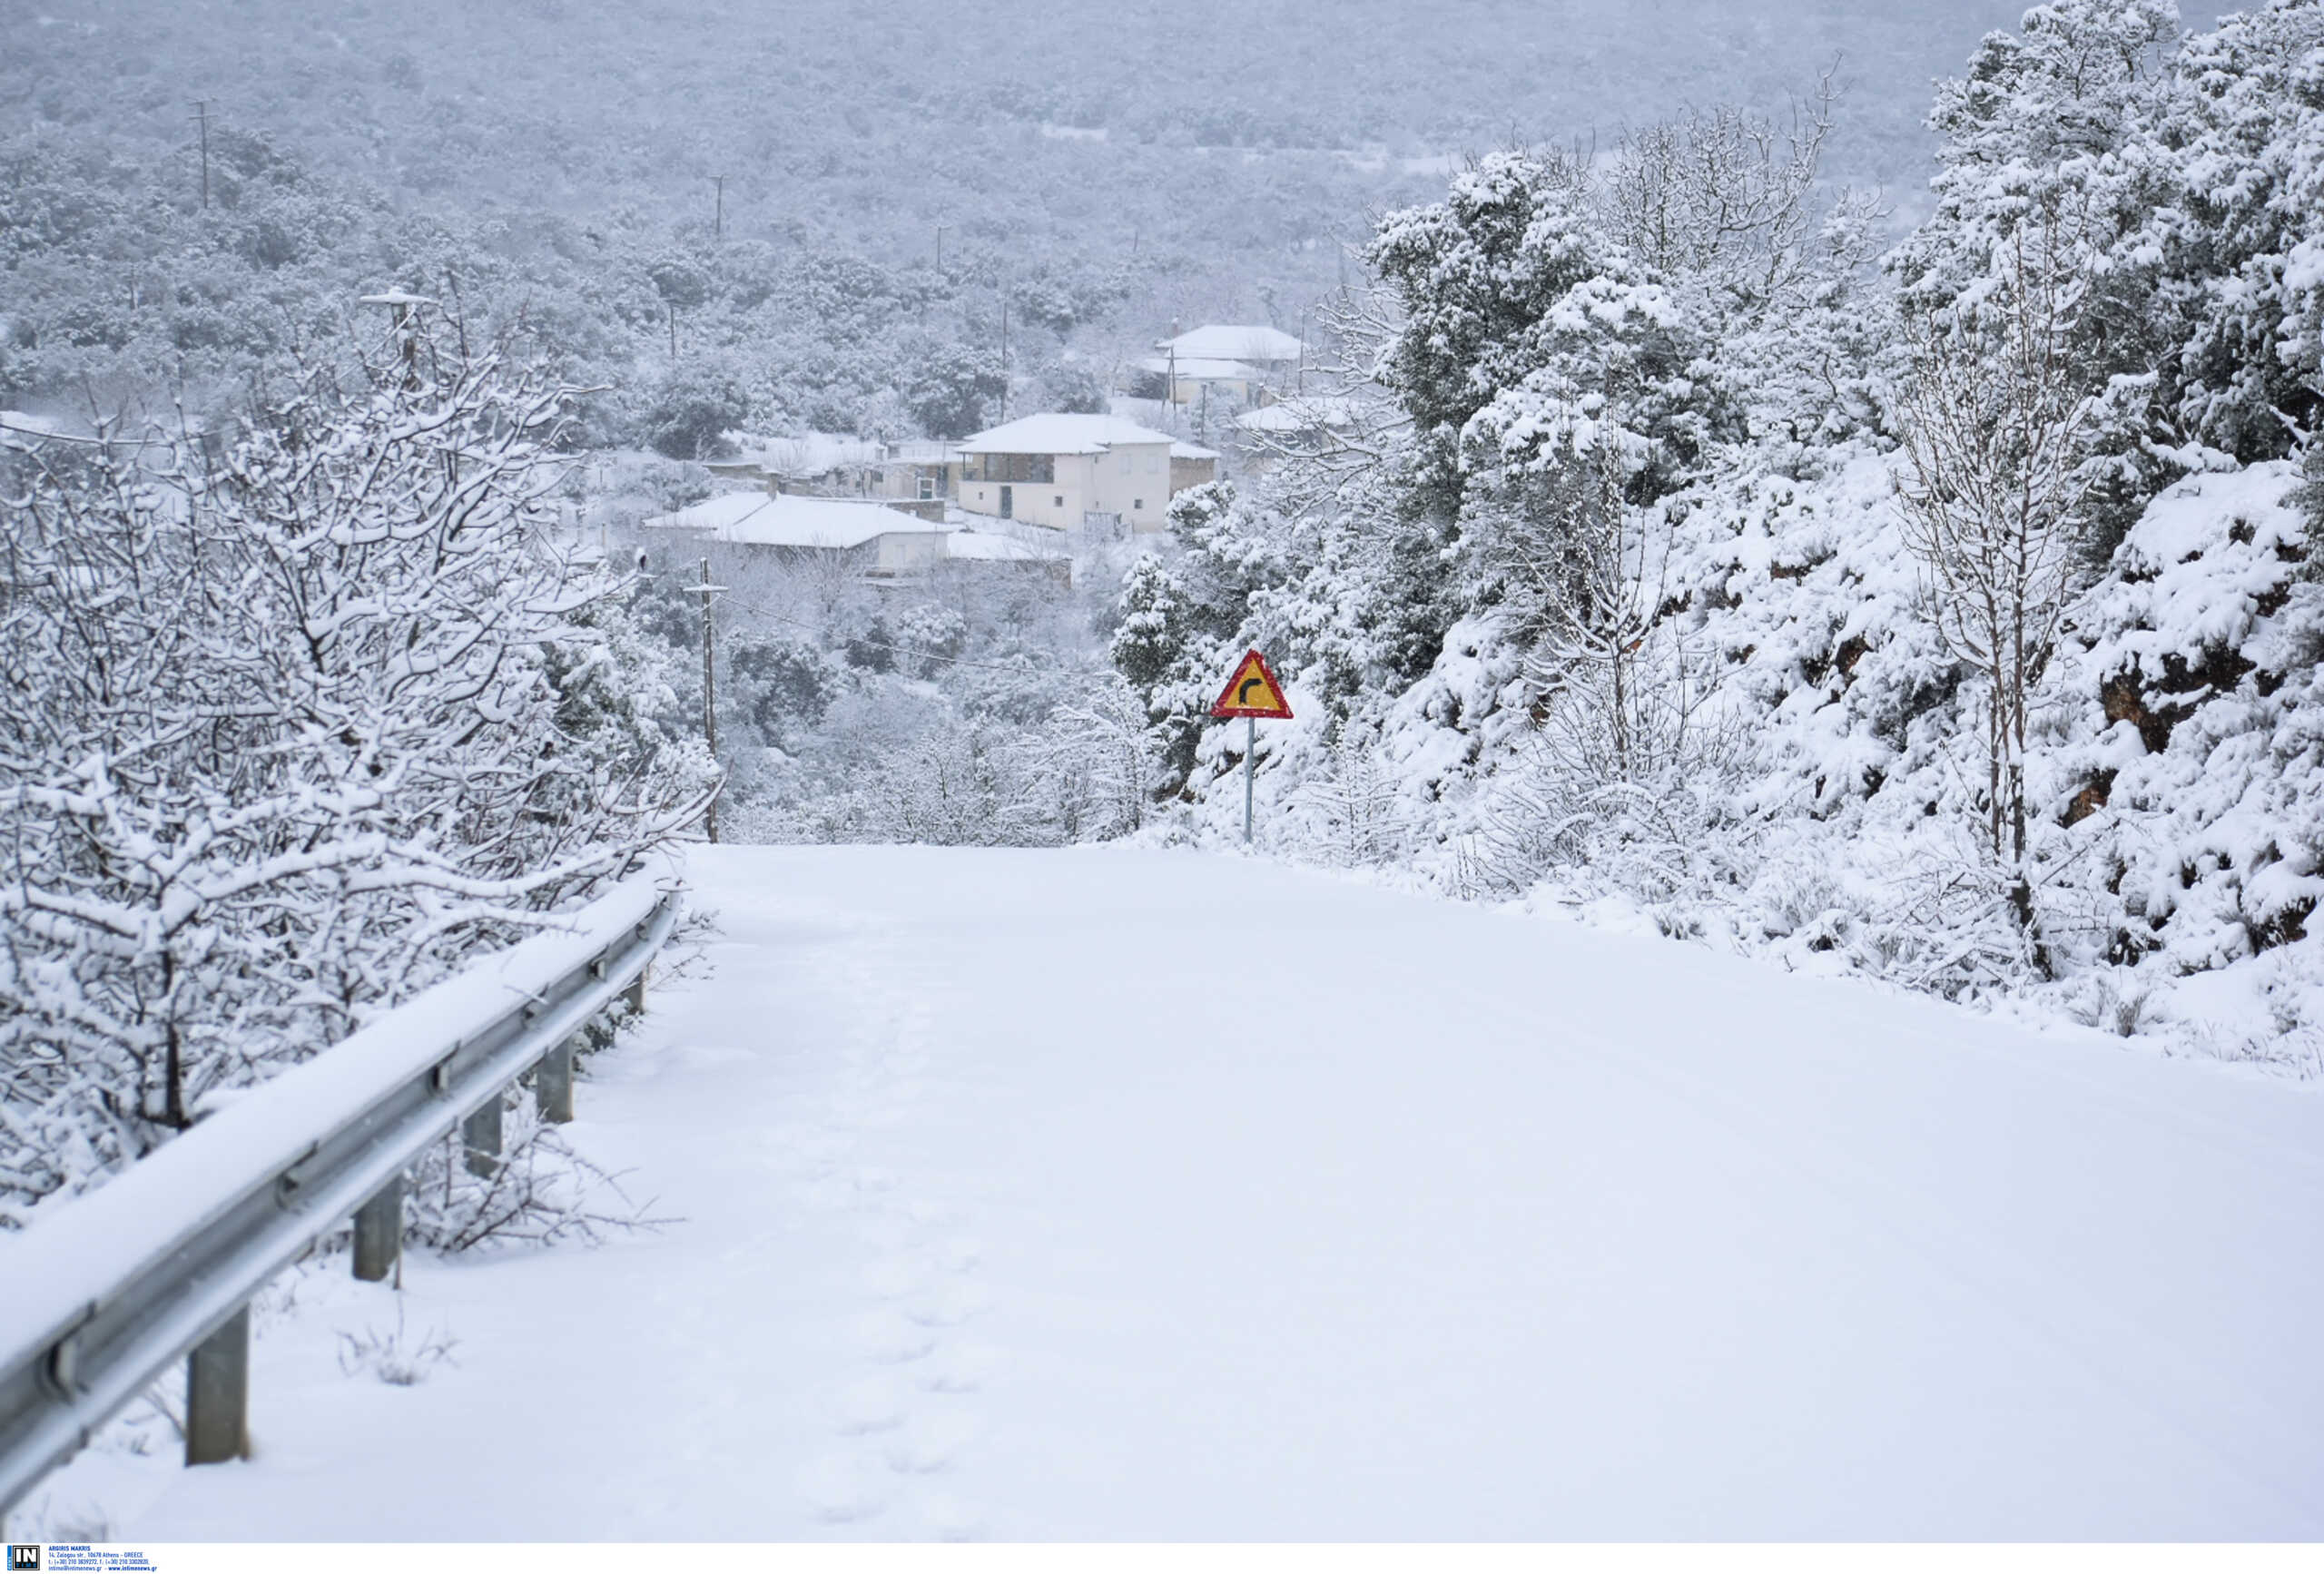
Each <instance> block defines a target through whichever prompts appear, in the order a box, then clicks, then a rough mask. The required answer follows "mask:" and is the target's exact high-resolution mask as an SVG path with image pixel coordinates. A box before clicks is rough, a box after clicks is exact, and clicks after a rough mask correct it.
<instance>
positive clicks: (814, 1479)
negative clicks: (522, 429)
mask: <svg viewBox="0 0 2324 1574" xmlns="http://www.w3.org/2000/svg"><path fill="white" fill-rule="evenodd" d="M694 880H695V881H696V882H697V884H698V887H699V898H698V900H699V903H700V905H702V906H704V907H707V908H709V909H712V910H715V911H716V912H717V913H718V914H719V915H720V919H721V922H722V927H723V935H722V937H721V938H720V939H718V940H717V941H716V942H715V943H714V945H713V946H712V948H711V950H710V953H709V960H710V963H711V965H712V968H713V970H714V976H713V977H711V978H709V979H706V980H703V981H697V982H692V983H685V984H681V985H675V986H673V987H670V988H668V989H664V990H662V991H660V992H659V993H657V994H656V996H655V1010H654V1013H653V1016H652V1018H651V1020H650V1022H649V1024H648V1026H647V1027H646V1028H645V1029H644V1030H643V1031H642V1032H641V1033H640V1034H639V1035H638V1037H637V1038H636V1039H635V1042H634V1043H633V1044H632V1045H631V1046H630V1047H627V1048H624V1049H622V1050H621V1051H619V1052H617V1053H615V1054H614V1055H611V1056H608V1057H606V1058H602V1059H601V1060H600V1061H599V1062H598V1063H597V1068H596V1079H595V1080H594V1081H592V1082H590V1083H587V1084H586V1085H585V1086H584V1087H583V1089H582V1116H583V1119H582V1122H581V1124H579V1125H577V1126H575V1127H574V1128H573V1130H574V1132H575V1134H576V1141H577V1142H578V1143H579V1144H580V1145H581V1146H583V1147H584V1148H585V1149H586V1151H588V1152H590V1153H592V1154H594V1155H596V1156H599V1157H600V1158H601V1159H603V1160H604V1161H605V1162H607V1163H608V1164H610V1165H612V1166H615V1167H618V1168H625V1169H627V1170H629V1171H630V1177H629V1184H630V1185H633V1186H634V1187H635V1189H636V1190H638V1191H639V1192H640V1193H642V1194H650V1195H654V1196H655V1197H657V1198H658V1199H659V1202H658V1211H661V1212H665V1213H669V1214H674V1215H682V1216H683V1222H682V1223H679V1224H676V1225H672V1226H671V1227H669V1228H668V1229H666V1230H665V1231H664V1232H662V1233H660V1234H658V1235H652V1236H645V1237H640V1238H635V1239H628V1240H623V1241H618V1242H616V1243H615V1244H611V1245H609V1246H606V1247H605V1248H603V1249H600V1250H596V1251H583V1250H556V1251H551V1252H547V1253H545V1254H538V1255H534V1256H527V1257H524V1258H520V1259H507V1258H504V1259H501V1260H498V1261H495V1262H491V1263H487V1264H481V1265H452V1266H448V1265H442V1264H425V1263H415V1264H413V1268H412V1273H411V1275H410V1279H409V1290H408V1292H407V1301H408V1308H407V1312H406V1317H407V1319H408V1321H409V1323H410V1324H411V1325H412V1326H413V1328H414V1329H415V1331H417V1329H418V1328H419V1326H421V1325H426V1326H430V1327H441V1328H442V1329H444V1330H445V1331H447V1332H448V1333H451V1334H453V1335H454V1336H456V1337H457V1338H458V1341H459V1343H458V1350H457V1353H456V1354H457V1359H458V1365H457V1366H444V1367H440V1368H438V1370H437V1371H436V1372H435V1373H434V1374H433V1375H432V1376H431V1377H430V1378H429V1379H428V1381H427V1382H424V1383H421V1384H419V1385H418V1386H416V1387H410V1388H392V1387H389V1386H387V1385H384V1384H381V1383H379V1382H372V1381H369V1380H368V1379H359V1378H349V1377H347V1376H344V1375H342V1374H341V1373H340V1371H339V1370H338V1367H337V1364H336V1363H335V1362H334V1361H333V1360H332V1358H331V1353H330V1350H331V1339H330V1334H331V1332H332V1331H333V1330H335V1329H342V1328H343V1329H350V1330H355V1329H360V1328H362V1327H364V1326H366V1325H369V1326H373V1327H379V1326H381V1325H382V1324H383V1322H387V1321H391V1320H392V1315H393V1313H392V1310H391V1309H390V1305H389V1303H390V1301H391V1294H390V1293H389V1291H387V1290H385V1289H383V1288H379V1287H376V1286H359V1285H355V1284H350V1283H346V1282H344V1281H342V1280H340V1279H339V1278H338V1277H336V1276H332V1277H330V1279H329V1281H328V1283H325V1282H324V1281H322V1280H321V1279H320V1278H318V1279H317V1280H316V1281H315V1283H314V1284H313V1286H312V1288H311V1289H310V1290H309V1291H307V1292H306V1293H305V1296H304V1299H305V1302H306V1303H305V1304H304V1305H302V1306H301V1307H300V1308H299V1309H297V1310H296V1311H295V1312H294V1313H291V1315H289V1316H287V1317H284V1318H281V1319H278V1320H277V1323H276V1324H275V1326H274V1327H273V1329H272V1330H271V1333H269V1334H268V1336H267V1337H265V1338H262V1339H261V1343H260V1345H259V1348H258V1352H257V1361H256V1368H257V1370H256V1378H255V1386H254V1398H253V1429H254V1432H255V1434H256V1440H257V1447H258V1457H257V1458H256V1460H254V1461H252V1462H251V1463H249V1464H246V1465H236V1466H227V1467H214V1468H212V1469H208V1470H203V1471H192V1472H187V1471H175V1470H172V1469H168V1468H166V1467H153V1466H148V1465H146V1464H145V1463H143V1461H129V1460H126V1459H123V1458H121V1457H118V1456H114V1457H111V1458H108V1457H106V1456H92V1457H91V1458H89V1459H87V1460H84V1462H83V1463H81V1464H78V1465H76V1466H74V1468H73V1470H72V1471H68V1472H66V1474H65V1475H64V1477H60V1478H59V1479H58V1481H57V1482H56V1483H55V1487H56V1491H57V1493H58V1494H61V1495H62V1498H69V1497H70V1496H71V1494H72V1493H73V1492H75V1491H78V1492H81V1493H83V1494H84V1496H87V1497H89V1498H90V1499H91V1500H93V1501H102V1502H103V1503H104V1504H105V1505H106V1511H107V1513H108V1514H110V1515H111V1516H112V1520H111V1522H112V1525H113V1530H115V1532H116V1533H117V1534H122V1535H131V1536H138V1537H144V1538H148V1539H151V1540H197V1539H210V1538H221V1539H234V1540H246V1539H271V1538H286V1539H297V1540H320V1539H334V1538H364V1539H369V1538H378V1539H384V1540H416V1539H456V1540H468V1539H478V1540H484V1539H498V1538H519V1539H528V1540H529V1539H543V1540H565V1539H607V1540H614V1539H649V1540H657V1539H694V1538H710V1539H735V1540H766V1539H783V1538H793V1537H822V1536H842V1537H861V1538H872V1539H895V1538H916V1537H925V1536H996V1537H1005V1538H1019V1537H1022V1538H1098V1539H1114V1538H1231V1539H1271V1538H1287V1537H1289V1538H1327V1539H1394V1538H1413V1537H1422V1538H1454V1539H1469V1538H1495V1539H1500V1538H1511V1539H1530V1538H1543V1537H1549V1538H1616V1539H1629V1538H1657V1539H1659V1538H1692V1537H1717V1538H1762V1537H1773V1538H1825V1537H1868V1538H1920V1537H1976V1538H2048V1537H2073V1538H2101V1539H2115V1538H2151V1537H2187V1536H2193V1537H2205V1538H2245V1537H2266V1538H2292V1539H2307V1538H2315V1537H2319V1536H2324V1336H2319V1311H2324V1223H2320V1222H2319V1221H2324V1207H2319V1204H2324V1100H2319V1098H2318V1097H2316V1096H2315V1095H2314V1094H2313V1093H2311V1092H2307V1091H2303V1090H2300V1089H2298V1088H2293V1087H2286V1086H2282V1085H2279V1084H2271V1083H2268V1082H2265V1081H2262V1080H2260V1079H2258V1078H2257V1077H2242V1076H2239V1075H2237V1074H2235V1073H2233V1072H2231V1071H2229V1070H2226V1069H2222V1068H2221V1067H2211V1066H2202V1065H2190V1064H2179V1063H2169V1062H2162V1061H2157V1060H2155V1059H2152V1058H2148V1057H2146V1056H2144V1055H2142V1054H2139V1053H2134V1052H2131V1051H2127V1050H2124V1049H2122V1048H2117V1047H2115V1046H2114V1045H2112V1043H2110V1042H2109V1041H2106V1040H2103V1039H2100V1038H2096V1037H2095V1036H2090V1037H2087V1038H2083V1037H2075V1036H2072V1035H2063V1034H2061V1035H2051V1036H2037V1035H2034V1034H2032V1033H2028V1032H2026V1031H2024V1030H2020V1029H2016V1028H2008V1027H2004V1026H1999V1025H1996V1024H1994V1023H1993V1022H1991V1021H1989V1020H1987V1019H1984V1018H1980V1017H1977V1016H1974V1015H1972V1014H1969V1013H1966V1012H1963V1011H1958V1010H1955V1009H1953V1008H1947V1007H1945V1006H1942V1005H1940V1004H1935V1003H1932V1002H1927V1001H1923V1000H1915V999H1900V998H1895V997H1890V996H1886V995H1883V994H1880V993H1876V992H1875V991H1873V990H1871V989H1867V988H1865V987H1862V986H1857V985H1853V984H1847V983H1840V982H1828V981H1818V980H1809V979H1798V978H1792V977H1787V976H1786V975H1784V974H1782V973H1781V972H1778V971H1774V970H1771V969H1767V968H1764V967H1762V966H1758V965H1754V964H1750V963H1746V962H1742V961H1738V960H1734V959H1726V958H1722V957H1718V956H1715V955H1712V954H1710V953H1709V952H1707V951H1704V950H1701V949H1694V948H1690V947H1686V946H1681V945H1677V944H1672V943H1668V942H1663V941H1657V940H1650V939H1632V938H1627V937H1621V936H1613V935H1608V934H1603V933H1597V932H1592V931H1589V930H1581V929H1577V928H1573V927H1569V926H1566V925H1563V924H1559V923H1555V922H1551V921H1544V920H1531V919H1525V918H1521V917H1515V916H1511V915H1503V914H1495V913H1491V912H1486V911H1482V910H1474V909H1466V908H1462V907H1458V906H1454V905H1451V904H1447V903H1443V902H1437V901H1431V900H1422V899H1419V898H1413V897H1407V896H1401V895H1395V894H1390V893H1387V892H1384V891H1380V890H1374V889H1370V888H1367V887H1364V886H1361V885H1355V884H1351V883H1346V882H1343V881H1338V880H1332V879H1329V878H1325V877H1323V876H1319V875H1314V874H1306V873H1300V872H1296V871H1289V870H1285V869H1283V868H1280V867H1275V866H1272V865H1269V864H1265V863H1263V862H1257V861H1245V860H1239V859H1232V858H1223V857H1215V856H1203V855H1196V854H1192V853H1175V854H1174V853H1164V852H1132V851H1111V850H1078V851H1063V852H1055V853H1048V852H1021V851H938V850H926V849H894V850H889V849H860V848H854V849H726V850H719V851H714V852H711V853H707V854H704V855H701V856H698V857H697V859H696V861H695V865H694Z"/></svg>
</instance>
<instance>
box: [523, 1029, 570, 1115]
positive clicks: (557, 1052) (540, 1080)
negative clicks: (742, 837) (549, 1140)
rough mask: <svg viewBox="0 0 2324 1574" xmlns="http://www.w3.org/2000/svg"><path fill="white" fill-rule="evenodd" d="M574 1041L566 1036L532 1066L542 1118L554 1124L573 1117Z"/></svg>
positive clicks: (535, 1096)
mask: <svg viewBox="0 0 2324 1574" xmlns="http://www.w3.org/2000/svg"><path fill="white" fill-rule="evenodd" d="M573 1042H574V1041H573V1040H572V1039H570V1038H567V1039H566V1041H565V1042H564V1043H562V1044H559V1045H558V1046H557V1047H556V1048H554V1049H552V1050H550V1051H549V1052H548V1053H547V1054H546V1055H544V1056H542V1057H541V1063H540V1064H539V1065H538V1066H537V1067H534V1069H533V1099H534V1101H535V1102H536V1103H537V1105H538V1106H539V1107H540V1112H541V1118H542V1119H543V1120H546V1121H547V1122H548V1123H549V1124H551V1125H552V1126H563V1125H564V1124H565V1123H566V1121H568V1120H571V1119H572V1118H573Z"/></svg>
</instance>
